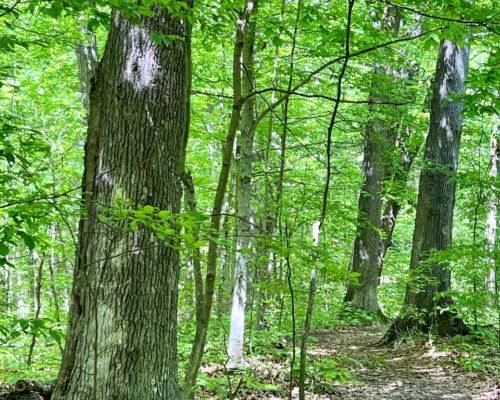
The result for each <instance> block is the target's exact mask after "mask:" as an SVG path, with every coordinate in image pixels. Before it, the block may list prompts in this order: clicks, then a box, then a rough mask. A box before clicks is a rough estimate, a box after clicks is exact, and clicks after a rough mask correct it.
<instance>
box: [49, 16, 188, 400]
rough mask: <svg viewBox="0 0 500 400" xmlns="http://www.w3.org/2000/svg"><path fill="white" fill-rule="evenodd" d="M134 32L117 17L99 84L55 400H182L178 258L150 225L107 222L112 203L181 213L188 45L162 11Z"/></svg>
mask: <svg viewBox="0 0 500 400" xmlns="http://www.w3.org/2000/svg"><path fill="white" fill-rule="evenodd" d="M155 12H156V14H155V16H154V17H151V18H146V17H140V18H139V24H138V25H136V24H134V23H131V22H130V21H128V20H127V19H126V18H125V17H124V16H122V15H121V14H120V13H115V15H114V17H113V19H112V23H111V29H110V32H109V37H108V42H107V45H106V48H105V51H104V55H103V59H102V61H101V64H100V68H99V69H98V71H97V72H96V74H95V76H94V78H93V81H92V91H91V95H90V112H89V116H88V127H89V128H88V137H87V143H86V146H85V172H84V177H83V191H84V196H83V206H84V214H85V217H84V218H83V219H82V220H81V221H80V226H79V243H78V250H77V263H76V266H75V271H74V280H73V300H72V306H71V310H70V325H69V329H68V339H67V343H66V349H65V352H64V356H63V360H62V366H61V370H60V372H59V376H58V380H57V386H56V390H55V392H54V394H53V397H52V398H53V399H54V400H59V399H61V400H69V399H71V400H79V399H82V400H83V399H85V400H88V399H94V400H97V399H102V400H104V399H123V400H128V399H130V400H132V399H144V400H148V399H151V400H153V399H155V400H156V399H165V400H166V399H168V400H175V399H178V398H179V387H178V379H177V347H176V341H177V337H176V336H177V283H178V276H179V254H178V251H177V250H175V249H172V248H170V247H168V246H166V245H165V243H164V241H163V240H161V239H160V238H158V236H157V235H156V233H155V232H154V231H153V230H151V229H149V228H146V227H144V226H141V225H139V227H138V229H137V230H136V231H134V232H131V231H130V229H128V230H126V229H125V228H127V226H128V223H127V222H126V221H118V222H116V223H105V222H101V220H100V219H99V218H98V216H99V215H101V214H104V215H106V214H108V212H109V209H110V208H111V209H112V208H113V207H114V205H115V202H117V201H121V200H123V201H124V202H123V204H124V207H125V206H126V205H127V204H130V206H131V207H133V208H135V207H137V205H138V204H143V205H146V204H147V205H151V206H154V207H157V208H159V209H162V210H169V211H171V212H172V213H173V214H176V213H178V212H179V209H180V201H181V188H180V181H179V175H178V173H177V171H176V169H177V164H178V158H179V155H180V152H181V147H182V141H183V136H184V130H185V118H186V104H185V103H186V57H185V52H186V44H185V41H184V40H174V41H172V42H171V43H170V44H169V45H168V46H166V45H158V44H155V43H154V42H153V41H152V40H151V34H152V32H157V33H159V34H164V35H178V36H180V37H182V38H183V37H184V36H185V29H184V24H183V22H182V21H181V20H179V19H172V18H170V16H169V14H168V12H167V11H166V10H159V8H156V9H155Z"/></svg>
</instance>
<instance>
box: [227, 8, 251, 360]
mask: <svg viewBox="0 0 500 400" xmlns="http://www.w3.org/2000/svg"><path fill="white" fill-rule="evenodd" d="M257 7H258V3H257V0H252V1H249V2H247V5H246V10H245V13H244V15H245V16H246V17H245V18H243V17H241V18H240V21H242V23H244V24H245V27H244V34H245V36H244V44H243V54H242V56H243V57H242V58H243V65H242V69H243V71H242V76H243V78H242V81H241V94H242V96H243V97H244V96H247V95H249V94H250V93H252V92H253V90H254V89H253V84H254V79H253V76H254V74H253V73H254V36H255V25H256V23H255V20H250V18H251V16H252V15H254V14H255V13H256V12H257ZM253 106H254V98H253V97H250V98H249V99H248V100H247V101H245V103H244V104H243V107H242V109H241V134H240V141H239V147H240V160H239V164H238V165H239V169H238V173H239V174H238V183H237V185H238V187H237V190H236V193H237V200H236V201H237V204H238V206H237V211H236V217H237V219H236V264H235V268H234V287H233V298H232V303H231V324H230V329H229V344H228V348H227V354H228V357H229V364H228V365H229V366H230V367H231V368H234V367H238V366H241V365H242V364H244V362H245V360H244V358H243V342H244V338H245V307H246V300H247V278H248V262H249V259H250V253H251V251H252V250H251V244H252V232H253V227H252V224H251V219H252V215H251V213H252V209H251V205H250V200H251V197H252V186H251V185H252V164H253V141H254V136H255V124H254V107H253Z"/></svg>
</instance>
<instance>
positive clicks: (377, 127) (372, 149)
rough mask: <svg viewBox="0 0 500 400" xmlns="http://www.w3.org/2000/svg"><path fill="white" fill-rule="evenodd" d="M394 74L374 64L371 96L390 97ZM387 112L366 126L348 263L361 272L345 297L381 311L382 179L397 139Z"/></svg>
mask: <svg viewBox="0 0 500 400" xmlns="http://www.w3.org/2000/svg"><path fill="white" fill-rule="evenodd" d="M391 77H392V71H391V70H386V69H381V68H377V67H376V68H374V74H373V79H372V87H371V94H370V100H372V101H387V100H388V99H387V98H386V97H387V96H388V93H387V92H386V89H384V85H383V81H384V80H386V81H387V79H391ZM381 81H382V87H381V84H380V83H381ZM387 114H388V113H386V115H385V118H380V117H377V116H374V117H372V118H371V119H370V121H369V122H368V125H367V127H366V133H365V144H364V150H363V153H364V158H363V166H362V171H363V184H362V186H361V193H360V195H359V201H358V217H357V226H358V228H357V233H356V238H355V240H354V246H353V251H352V255H351V263H350V266H349V271H350V272H351V273H352V272H356V273H359V274H360V275H359V281H358V282H354V281H349V284H348V287H347V292H346V295H345V298H344V300H345V301H352V302H353V305H354V307H356V308H359V309H362V310H365V311H368V312H373V313H378V312H379V311H380V308H379V304H378V299H377V288H378V282H379V271H380V265H381V259H380V249H381V240H382V239H381V235H380V228H381V213H382V194H381V190H382V182H383V180H384V177H385V168H386V166H387V165H388V164H389V159H390V151H391V149H394V143H395V132H394V131H393V129H394V128H393V126H394V124H393V123H391V121H390V119H391V118H390V115H387Z"/></svg>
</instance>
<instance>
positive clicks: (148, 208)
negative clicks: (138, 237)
mask: <svg viewBox="0 0 500 400" xmlns="http://www.w3.org/2000/svg"><path fill="white" fill-rule="evenodd" d="M143 211H144V212H145V213H146V214H152V213H154V211H155V208H154V207H153V206H144V208H143Z"/></svg>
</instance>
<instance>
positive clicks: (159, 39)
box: [151, 31, 163, 44]
mask: <svg viewBox="0 0 500 400" xmlns="http://www.w3.org/2000/svg"><path fill="white" fill-rule="evenodd" d="M151 40H152V41H153V42H154V43H156V44H162V42H163V35H161V34H160V33H158V32H154V31H153V32H151Z"/></svg>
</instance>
